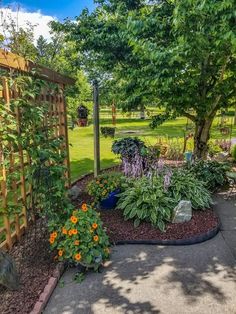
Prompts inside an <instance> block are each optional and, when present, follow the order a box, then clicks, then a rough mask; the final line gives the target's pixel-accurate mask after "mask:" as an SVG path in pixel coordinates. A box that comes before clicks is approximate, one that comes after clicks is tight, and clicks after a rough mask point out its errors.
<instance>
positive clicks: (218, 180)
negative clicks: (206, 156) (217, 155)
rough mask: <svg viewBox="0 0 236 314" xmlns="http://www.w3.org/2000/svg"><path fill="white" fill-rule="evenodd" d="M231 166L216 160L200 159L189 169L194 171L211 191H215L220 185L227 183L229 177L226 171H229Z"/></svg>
mask: <svg viewBox="0 0 236 314" xmlns="http://www.w3.org/2000/svg"><path fill="white" fill-rule="evenodd" d="M230 168H231V167H230V166H229V164H227V163H222V162H217V161H215V160H208V161H203V160H200V161H197V162H195V163H194V164H193V165H192V166H190V169H189V171H190V172H192V173H193V174H194V175H195V176H196V178H198V179H199V180H201V181H203V182H204V183H205V185H206V187H207V188H208V189H209V190H210V191H214V190H216V189H217V188H218V187H220V186H224V185H226V184H227V182H228V179H227V176H226V172H227V171H229V170H230Z"/></svg>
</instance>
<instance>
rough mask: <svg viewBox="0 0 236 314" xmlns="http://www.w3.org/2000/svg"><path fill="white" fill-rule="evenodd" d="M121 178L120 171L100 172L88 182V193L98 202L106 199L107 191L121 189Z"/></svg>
mask: <svg viewBox="0 0 236 314" xmlns="http://www.w3.org/2000/svg"><path fill="white" fill-rule="evenodd" d="M123 180H124V178H123V177H122V176H121V174H120V173H115V172H114V173H107V174H102V175H100V176H98V177H97V178H96V179H94V180H93V181H91V182H90V183H89V184H88V186H87V191H88V194H89V195H90V196H92V197H93V200H94V202H95V203H96V204H98V203H99V202H100V201H102V200H103V199H106V198H107V197H108V195H109V193H111V192H114V191H115V190H117V189H121V186H122V182H123Z"/></svg>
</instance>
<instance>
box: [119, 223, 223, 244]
mask: <svg viewBox="0 0 236 314" xmlns="http://www.w3.org/2000/svg"><path fill="white" fill-rule="evenodd" d="M219 230H220V223H218V225H217V226H216V227H215V228H214V229H212V230H210V231H208V232H206V233H204V234H201V235H197V236H195V237H192V238H189V239H179V240H121V241H116V242H114V244H115V245H124V244H151V245H166V246H167V245H168V246H169V245H192V244H197V243H202V242H205V241H207V240H210V239H212V238H213V237H215V236H216V235H217V233H218V232H219Z"/></svg>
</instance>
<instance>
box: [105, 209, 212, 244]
mask: <svg viewBox="0 0 236 314" xmlns="http://www.w3.org/2000/svg"><path fill="white" fill-rule="evenodd" d="M101 219H102V221H103V225H104V227H105V228H106V230H107V234H108V236H109V238H110V241H111V242H114V243H116V242H119V241H127V240H128V241H133V240H180V239H191V238H193V237H195V236H198V235H202V234H205V233H206V232H208V231H210V230H212V229H214V228H215V227H217V225H218V218H217V216H216V215H215V213H214V211H213V210H212V209H207V210H205V211H193V217H192V219H191V220H190V221H189V222H184V223H178V224H172V223H168V224H167V225H166V231H165V232H161V231H160V230H159V229H157V228H155V227H153V226H152V225H151V224H150V223H148V222H143V223H141V224H140V225H139V227H137V228H135V227H134V224H133V221H132V220H127V221H124V217H123V214H122V211H121V210H119V209H113V210H106V211H101Z"/></svg>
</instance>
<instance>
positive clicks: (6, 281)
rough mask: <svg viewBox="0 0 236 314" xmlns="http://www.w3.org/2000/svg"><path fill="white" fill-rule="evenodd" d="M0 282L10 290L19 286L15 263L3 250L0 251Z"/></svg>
mask: <svg viewBox="0 0 236 314" xmlns="http://www.w3.org/2000/svg"><path fill="white" fill-rule="evenodd" d="M0 284H1V285H3V286H4V287H7V288H8V289H10V290H17V289H18V288H19V276H18V274H17V271H16V266H15V263H14V262H13V260H12V258H11V257H10V256H9V255H8V254H7V253H5V252H3V251H0Z"/></svg>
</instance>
